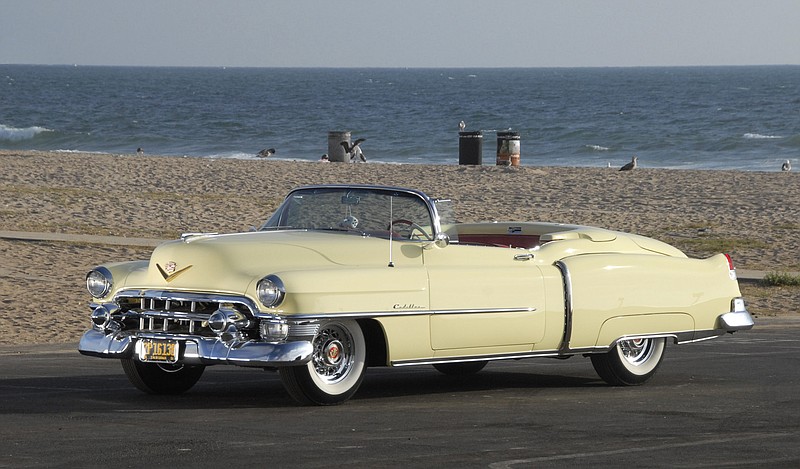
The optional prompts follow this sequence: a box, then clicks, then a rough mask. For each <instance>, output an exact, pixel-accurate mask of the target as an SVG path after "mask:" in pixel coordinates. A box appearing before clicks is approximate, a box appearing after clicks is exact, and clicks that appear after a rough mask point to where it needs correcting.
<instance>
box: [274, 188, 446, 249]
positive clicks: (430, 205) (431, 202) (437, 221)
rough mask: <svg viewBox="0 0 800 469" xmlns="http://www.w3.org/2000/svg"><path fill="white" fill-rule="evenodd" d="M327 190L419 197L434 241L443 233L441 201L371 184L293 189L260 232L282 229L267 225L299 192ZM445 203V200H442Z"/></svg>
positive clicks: (419, 193)
mask: <svg viewBox="0 0 800 469" xmlns="http://www.w3.org/2000/svg"><path fill="white" fill-rule="evenodd" d="M325 189H335V190H343V191H344V190H350V189H352V190H367V191H376V192H394V193H402V194H405V195H410V196H413V197H417V198H418V199H419V200H421V201H422V203H423V204H425V206H426V207H427V209H428V214H429V215H430V218H431V226H432V229H433V237H434V239H435V238H436V237H437V236H438V235H439V234H440V233H442V222H441V216H440V214H439V211H438V209H437V208H436V202H437V201H438V200H440V199H433V198H431V197H429V196H428V195H427V194H425V193H424V192H422V191H419V190H416V189H408V188H405V187H394V186H378V185H370V184H316V185H306V186H300V187H296V188H294V189H292V190H291V191H290V192H289V193H288V194H287V195H286V197H285V198H284V199H283V202H281V205H280V206H279V207H278V209H277V210H275V212H274V213H273V214H272V215H270V217H269V218H268V219H267V221H265V222H264V223H263V224H262V225H261V226H260V227H259V228H258V230H259V231H266V230H273V229H282V228H281V226H280V225H275V226H267V224H268V223H269V222H270V221H271V220H273V218H275V217H276V216H277V217H279V219H280V217H281V214H282V212H283V210H284V209H285V207H286V203H287V201H288V200H291V198H292V197H293V196H294V195H295V194H296V193H298V192H302V191H313V190H325ZM442 201H444V199H442ZM284 229H294V228H292V227H285V228H284Z"/></svg>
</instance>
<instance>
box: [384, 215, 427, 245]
mask: <svg viewBox="0 0 800 469" xmlns="http://www.w3.org/2000/svg"><path fill="white" fill-rule="evenodd" d="M395 225H400V227H398V228H399V229H397V230H395ZM402 225H405V226H404V227H402ZM388 230H389V231H391V232H392V233H396V234H397V235H399V236H400V237H401V238H405V239H414V236H415V235H414V232H415V231H419V235H422V237H423V238H425V239H426V240H428V241H431V240H433V238H431V236H430V235H429V234H428V233H427V232H425V229H424V228H422V227H421V226H419V225H418V224H416V223H414V222H413V221H411V220H406V219H405V218H398V219H396V220H392V222H391V223H390V224H389V227H388ZM419 235H416V239H419V238H420V236H419Z"/></svg>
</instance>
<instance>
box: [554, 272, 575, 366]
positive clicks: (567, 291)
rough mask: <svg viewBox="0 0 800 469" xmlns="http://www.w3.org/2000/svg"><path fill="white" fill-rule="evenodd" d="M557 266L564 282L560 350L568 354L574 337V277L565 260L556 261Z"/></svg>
mask: <svg viewBox="0 0 800 469" xmlns="http://www.w3.org/2000/svg"><path fill="white" fill-rule="evenodd" d="M555 266H556V267H558V270H560V271H561V276H562V278H563V282H564V334H563V338H562V339H561V347H560V349H559V351H560V353H562V354H565V355H566V354H569V353H570V348H569V341H570V339H571V338H572V277H571V276H570V273H569V268H568V267H567V264H565V263H564V262H563V261H556V263H555Z"/></svg>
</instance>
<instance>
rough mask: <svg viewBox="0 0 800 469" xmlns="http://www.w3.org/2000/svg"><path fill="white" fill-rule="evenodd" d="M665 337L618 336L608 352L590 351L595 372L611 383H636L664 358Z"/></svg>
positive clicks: (620, 384) (628, 384)
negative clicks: (632, 337)
mask: <svg viewBox="0 0 800 469" xmlns="http://www.w3.org/2000/svg"><path fill="white" fill-rule="evenodd" d="M666 343H667V339H666V338H664V337H654V338H647V339H644V338H639V339H630V340H621V341H619V342H618V343H617V345H616V346H614V348H613V349H611V351H609V352H608V353H604V354H600V355H592V356H591V359H592V365H593V366H594V369H595V371H597V374H598V375H600V377H601V378H603V381H605V382H606V383H608V384H611V385H614V386H636V385H639V384H643V383H645V382H646V381H647V380H649V379H650V378H651V377H652V376H653V375H654V374H655V372H656V370H657V369H658V366H659V365H660V364H661V360H662V359H663V358H664V349H665V347H666Z"/></svg>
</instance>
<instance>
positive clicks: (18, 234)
mask: <svg viewBox="0 0 800 469" xmlns="http://www.w3.org/2000/svg"><path fill="white" fill-rule="evenodd" d="M0 239H10V240H18V241H60V242H68V243H89V244H111V245H115V246H145V247H155V246H158V245H159V244H161V243H163V242H164V241H166V240H165V239H155V238H127V237H123V236H96V235H83V234H69V233H37V232H32V231H0Z"/></svg>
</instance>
